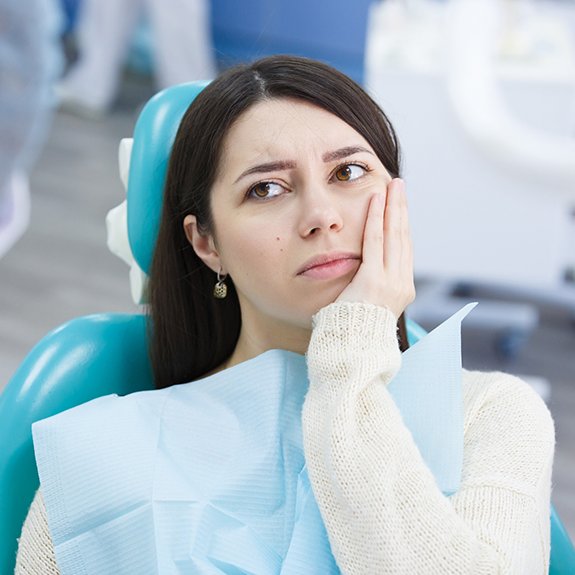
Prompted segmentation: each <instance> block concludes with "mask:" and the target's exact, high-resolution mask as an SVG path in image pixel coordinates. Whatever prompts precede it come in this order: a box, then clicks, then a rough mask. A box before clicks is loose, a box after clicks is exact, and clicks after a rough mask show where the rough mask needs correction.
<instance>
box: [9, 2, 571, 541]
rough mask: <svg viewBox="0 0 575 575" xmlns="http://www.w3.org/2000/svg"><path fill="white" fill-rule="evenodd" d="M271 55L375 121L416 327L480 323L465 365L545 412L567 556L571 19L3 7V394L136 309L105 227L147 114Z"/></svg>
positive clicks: (290, 9) (169, 5)
mask: <svg viewBox="0 0 575 575" xmlns="http://www.w3.org/2000/svg"><path fill="white" fill-rule="evenodd" d="M278 53H289V54H295V55H301V56H307V57H311V58H316V59H319V60H322V61H325V62H327V63H329V64H331V65H333V66H335V67H337V68H339V69H341V70H342V71H344V72H345V73H347V74H348V75H350V76H351V77H352V78H354V79H355V80H356V81H358V82H360V83H361V84H362V85H363V86H364V87H365V88H366V89H367V90H368V91H369V92H370V93H371V94H372V96H373V97H374V98H375V99H376V100H377V101H378V102H379V103H380V105H381V106H382V108H383V109H384V111H385V112H386V113H387V114H388V116H389V117H390V119H391V121H392V123H393V124H394V126H395V128H396V131H397V133H398V137H399V140H400V143H401V146H402V150H403V176H404V178H405V180H406V183H407V190H408V199H409V203H410V218H411V229H412V234H413V240H414V246H415V258H416V260H415V272H416V283H417V290H418V296H417V299H416V301H415V302H414V304H412V306H410V309H409V314H410V315H411V317H412V318H413V319H415V320H416V321H418V322H419V323H420V324H421V325H423V326H424V327H425V328H427V329H431V328H433V327H435V326H436V325H438V324H439V323H441V321H443V320H444V319H446V318H447V317H448V316H449V315H451V314H452V313H454V312H455V311H456V310H457V309H459V308H460V307H462V306H463V305H464V304H465V303H466V302H468V301H479V302H480V305H479V306H478V307H477V308H476V309H475V310H474V311H473V313H472V314H471V315H470V316H468V318H467V319H466V320H465V322H464V325H463V336H462V337H463V363H464V366H465V367H467V368H470V369H481V370H494V369H497V370H504V371H507V372H510V373H514V374H517V375H520V376H522V377H523V378H525V379H526V380H527V381H528V382H529V383H530V384H531V385H533V387H534V388H535V389H536V390H537V391H538V392H539V393H540V394H541V395H542V397H543V398H544V399H545V401H546V402H547V404H548V406H549V408H550V410H551V412H552V414H553V416H554V418H555V422H556V430H557V454H556V460H555V469H554V480H553V485H554V488H553V498H552V499H553V503H554V505H555V507H556V509H557V511H558V513H559V515H560V516H561V518H562V520H563V522H564V524H565V526H566V528H567V530H568V531H569V533H570V535H571V538H572V539H575V0H381V1H379V2H378V1H374V0H355V1H354V2H353V3H351V2H346V1H344V0H307V1H306V2H303V1H301V0H243V1H242V2H235V1H234V0H212V1H211V2H209V1H208V0H202V1H197V0H169V1H168V0H161V1H160V0H155V1H154V0H146V1H144V0H123V1H120V0H0V391H1V390H2V389H3V388H4V386H5V385H6V384H7V383H8V381H9V380H10V377H11V376H12V374H13V373H14V371H15V370H16V368H17V367H18V365H19V364H20V363H21V361H22V360H23V359H24V357H25V356H26V354H27V353H28V352H29V351H30V349H31V348H32V347H33V346H34V345H35V344H36V343H37V342H38V341H39V340H40V339H41V338H42V337H43V336H44V335H46V334H47V333H48V332H49V331H50V330H52V329H54V328H55V327H57V326H58V325H60V324H62V323H63V322H65V321H67V320H69V319H72V318H74V317H77V316H81V315H85V314H91V313H99V312H132V313H133V312H137V311H138V309H139V306H138V305H136V304H135V303H133V301H132V298H131V295H130V284H129V278H128V268H127V267H126V265H125V264H124V263H123V262H122V261H121V260H119V259H118V258H116V257H114V256H113V255H112V254H111V253H110V252H109V251H108V249H107V247H106V228H105V223H104V222H105V217H106V214H107V212H108V211H109V210H110V209H111V208H113V207H115V206H116V205H118V204H120V203H121V202H122V201H123V200H124V198H125V192H124V189H123V187H122V184H121V181H120V177H119V173H118V145H119V142H120V139H122V138H126V137H128V138H129V137H131V136H132V132H133V129H134V125H135V122H136V119H137V117H138V113H139V111H140V110H141V108H142V106H143V104H144V103H145V102H146V101H147V100H148V99H149V98H150V97H151V96H152V95H153V94H154V93H155V92H156V91H157V90H158V89H160V88H163V87H166V86H169V85H172V84H176V83H180V82H185V81H190V80H199V79H209V78H211V77H213V76H214V75H215V74H216V73H217V71H218V70H222V69H224V68H226V67H228V66H230V65H233V64H235V63H237V62H240V61H249V60H253V59H256V58H259V57H263V56H266V55H269V54H278ZM0 425H2V422H0Z"/></svg>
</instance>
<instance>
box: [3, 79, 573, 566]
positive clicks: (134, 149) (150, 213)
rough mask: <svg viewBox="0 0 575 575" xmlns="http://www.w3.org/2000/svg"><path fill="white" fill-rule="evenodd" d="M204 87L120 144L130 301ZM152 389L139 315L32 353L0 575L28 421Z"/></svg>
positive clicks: (11, 531)
mask: <svg viewBox="0 0 575 575" xmlns="http://www.w3.org/2000/svg"><path fill="white" fill-rule="evenodd" d="M205 85H206V84H205V83H191V84H183V85H180V86H175V87H173V88H169V89H167V90H164V91H163V92H160V93H159V94H157V95H156V96H154V97H153V98H152V99H151V100H150V101H149V102H148V104H147V105H146V106H145V107H144V109H143V110H142V113H141V114H140V117H139V119H138V122H137V124H136V128H135V131H134V139H133V146H131V143H130V142H126V141H123V144H122V146H121V148H120V172H121V177H122V179H123V180H124V183H125V184H126V183H127V207H126V204H123V205H121V206H120V207H118V208H117V209H116V210H115V211H114V212H113V214H111V219H112V220H114V219H115V220H117V221H116V223H118V222H119V223H120V225H119V229H120V232H113V231H112V233H110V234H109V238H110V236H112V240H113V241H112V242H111V243H112V244H113V245H112V246H111V249H112V250H113V251H114V252H115V253H117V254H118V255H119V256H120V257H122V258H123V259H124V260H125V261H126V262H127V263H128V264H129V265H130V266H131V271H130V279H131V285H132V296H133V298H134V300H135V301H136V302H137V303H141V302H142V299H143V294H144V293H145V278H146V275H145V272H147V270H148V269H149V266H150V262H151V258H152V251H153V246H154V241H155V237H156V233H157V228H158V224H159V214H160V210H161V203H162V188H163V183H164V179H165V175H166V170H167V163H168V158H169V154H170V150H171V147H172V144H173V141H174V138H175V135H176V131H177V127H178V125H179V123H180V121H181V118H182V116H183V114H184V112H185V110H186V109H187V107H188V105H189V104H190V102H191V101H192V100H193V99H194V98H195V96H196V95H197V94H198V93H199V92H200V91H201V90H202V89H203V87H204V86H205ZM128 163H129V177H127V176H128V173H127V166H128ZM126 180H127V181H126ZM122 226H123V228H122ZM122 229H124V235H126V234H125V232H126V231H127V235H126V237H124V238H122V237H119V238H118V237H116V236H118V234H119V235H120V236H122ZM114 238H115V240H114ZM128 238H129V242H128V241H127V239H128ZM109 243H110V241H109ZM407 327H408V336H409V341H410V343H412V344H413V343H415V342H416V341H417V340H418V339H420V338H421V337H422V336H423V335H425V333H426V332H425V330H423V329H422V328H421V327H420V326H418V325H417V324H415V323H413V322H410V321H409V320H408V325H407ZM153 387H154V384H153V378H152V373H151V369H150V365H149V361H148V355H147V350H146V325H145V318H144V317H143V316H142V315H137V314H112V313H110V314H98V315H90V316H85V317H80V318H77V319H74V320H72V321H69V322H67V323H65V324H64V325H62V326H60V327H58V328H56V329H55V330H54V331H52V332H51V333H49V334H48V335H47V336H46V337H44V339H42V340H41V341H40V342H39V343H38V344H37V345H36V346H35V347H34V348H33V349H32V351H31V352H30V353H29V354H28V356H27V357H26V358H25V359H24V361H23V362H22V364H21V365H20V367H19V368H18V370H17V371H16V373H15V374H14V376H13V377H12V379H11V380H10V382H9V383H8V385H7V387H6V389H5V390H4V392H3V393H2V395H1V396H0V575H9V574H11V573H13V572H14V565H15V562H16V550H17V545H18V543H17V538H18V537H19V536H20V532H21V529H22V524H23V523H24V519H25V518H26V515H27V512H28V507H29V505H30V503H31V501H32V499H33V497H34V493H35V491H36V490H37V489H38V485H39V480H38V474H37V471H36V465H35V461H34V452H33V446H32V434H31V426H32V423H34V422H35V421H38V420H40V419H44V418H46V417H49V416H51V415H54V414H56V413H59V412H61V411H64V410H66V409H69V408H71V407H73V406H76V405H79V404H81V403H84V402H86V401H89V400H91V399H94V398H96V397H99V396H102V395H107V394H111V393H116V394H118V395H125V394H128V393H132V392H135V391H140V390H146V389H153ZM549 572H550V573H551V574H552V575H567V574H573V573H575V550H574V548H573V545H572V544H571V541H570V539H569V536H568V534H567V532H566V531H565V528H564V527H563V525H562V523H561V521H560V519H559V517H558V516H557V513H556V512H555V510H554V509H553V508H552V509H551V568H550V571H549Z"/></svg>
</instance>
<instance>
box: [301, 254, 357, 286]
mask: <svg viewBox="0 0 575 575" xmlns="http://www.w3.org/2000/svg"><path fill="white" fill-rule="evenodd" d="M359 262H360V258H359V256H356V255H353V254H333V255H326V256H319V257H316V258H313V259H312V260H309V261H308V262H306V263H305V264H304V265H303V266H302V268H301V271H299V272H298V273H297V275H300V276H304V277H306V278H310V279H316V280H325V279H332V278H337V277H340V276H343V275H345V274H348V273H349V272H351V271H353V270H354V269H357V267H358V265H359Z"/></svg>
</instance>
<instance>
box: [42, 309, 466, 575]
mask: <svg viewBox="0 0 575 575" xmlns="http://www.w3.org/2000/svg"><path fill="white" fill-rule="evenodd" d="M472 307H473V306H471V305H470V306H467V307H466V308H464V309H462V310H461V311H460V312H458V313H457V314H455V315H454V316H452V317H451V318H450V319H449V320H447V321H446V322H445V323H443V324H442V325H441V326H439V328H437V329H436V330H434V331H433V332H432V333H430V334H428V335H427V336H426V337H425V338H423V339H422V340H420V341H419V342H418V343H417V344H415V345H414V346H413V347H412V348H410V349H409V350H408V351H407V352H405V353H404V354H403V357H402V367H401V369H400V371H399V372H398V373H397V374H396V376H395V378H394V379H393V380H392V382H391V383H390V384H389V390H390V393H391V395H392V397H393V398H394V400H395V402H396V403H397V405H398V407H399V409H400V411H401V413H402V417H403V419H404V423H405V424H406V426H407V427H408V428H409V429H410V431H411V433H412V435H413V437H414V440H415V441H416V443H417V445H418V447H419V449H420V452H421V454H422V456H423V458H424V460H425V462H426V464H427V465H428V466H429V468H430V469H431V471H432V472H433V474H434V477H435V479H436V482H437V485H438V487H439V488H440V489H441V490H442V491H443V492H444V493H445V494H446V495H447V494H450V493H453V492H455V491H457V490H458V488H459V479H460V476H461V465H462V456H463V411H462V390H461V352H460V336H459V334H460V323H461V320H462V319H463V317H465V315H467V313H468V312H469V311H470V309H471V308H472ZM308 385H309V382H308V379H307V366H306V361H305V358H304V357H303V356H300V355H297V354H294V353H291V352H287V351H280V350H273V351H269V352H267V353H264V354H262V355H260V356H258V357H256V358H254V359H252V360H250V361H247V362H245V363H242V364H239V365H237V366H234V367H232V368H229V369H227V370H225V371H222V372H220V373H217V374H215V375H213V376H210V377H208V378H205V379H202V380H199V381H196V382H192V383H189V384H185V385H176V386H173V387H170V388H167V389H162V390H157V391H146V392H140V393H135V394H132V395H129V396H126V397H118V396H107V397H102V398H99V399H96V400H93V401H91V402H89V403H86V404H84V405H81V406H79V407H76V408H74V409H71V410H69V411H66V412H64V413H61V414H58V415H56V416H54V417H51V418H49V419H46V420H43V421H40V422H38V423H36V424H34V426H33V436H34V446H35V451H36V460H37V464H38V470H39V474H40V479H41V485H42V493H43V496H44V501H45V503H46V509H47V512H48V524H49V527H50V533H51V536H52V540H53V542H54V548H55V554H56V561H57V564H58V567H59V570H60V573H61V575H104V574H107V575H108V574H110V573H114V574H118V575H147V574H149V575H158V574H161V575H176V574H183V573H186V574H201V575H212V574H213V575H216V574H218V575H221V574H229V575H240V574H246V575H248V574H249V575H272V574H273V575H276V574H277V575H279V574H281V575H301V574H302V573H305V574H315V573H317V574H320V573H321V574H338V573H339V569H338V567H337V565H336V563H335V560H334V558H333V556H332V554H331V550H330V545H329V541H328V537H327V533H326V531H325V527H324V525H323V521H322V519H321V515H320V512H319V509H318V507H317V504H316V502H315V499H314V496H313V492H312V490H311V486H310V482H309V478H308V476H307V470H306V467H305V459H304V452H303V444H302V431H301V410H302V406H303V402H304V399H305V394H306V392H307V388H308Z"/></svg>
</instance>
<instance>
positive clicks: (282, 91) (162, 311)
mask: <svg viewBox="0 0 575 575" xmlns="http://www.w3.org/2000/svg"><path fill="white" fill-rule="evenodd" d="M277 98H292V99H297V100H303V101H305V102H309V103H311V104H314V105H315V106H318V107H320V108H323V109H324V110H327V111H328V112H331V113H332V114H334V115H335V116H337V117H338V118H341V119H342V120H343V121H344V122H346V123H347V124H349V125H350V126H351V127H352V128H354V129H355V130H356V131H357V132H358V133H359V134H361V135H362V136H363V137H364V138H365V139H366V140H367V142H368V143H369V144H370V145H371V147H372V148H373V149H374V151H375V153H376V154H377V156H378V158H379V159H380V161H381V162H382V164H383V165H384V166H385V168H386V169H387V171H388V172H389V173H390V174H391V176H392V177H397V176H399V171H400V166H399V146H398V143H397V139H396V136H395V132H394V130H393V127H392V126H391V124H390V123H389V120H388V119H387V117H386V116H385V114H384V113H383V112H382V110H381V109H380V108H379V106H378V105H377V104H376V103H375V102H374V101H373V100H372V99H371V98H370V97H369V96H368V95H367V94H366V93H365V92H364V91H363V90H362V88H360V87H359V86H358V85H357V84H356V83H355V82H353V80H351V79H350V78H348V77H347V76H345V75H344V74H342V73H341V72H338V71H337V70H335V69H333V68H331V67H330V66H327V65H326V64H322V63H320V62H316V61H314V60H308V59H305V58H296V57H291V56H272V57H269V58H264V59H263V60H259V61H258V62H255V63H253V64H251V65H247V64H244V65H239V66H236V67H234V68H231V69H229V70H227V71H226V72H224V73H223V74H222V75H221V76H219V77H218V78H216V79H215V80H214V81H213V82H212V83H211V84H209V85H208V86H207V87H206V88H205V89H204V90H203V91H202V92H200V94H199V95H198V96H197V97H196V99H195V100H194V101H193V102H192V104H191V105H190V107H189V108H188V110H187V112H186V113H185V115H184V117H183V119H182V122H181V124H180V127H179V130H178V133H177V135H176V139H175V142H174V146H173V148H172V153H171V156H170V162H169V165H168V173H167V177H166V185H165V191H164V203H163V209H162V216H161V223H160V229H159V233H158V239H157V241H156V246H155V250H154V256H153V260H152V266H151V270H150V284H149V288H150V289H149V302H150V305H149V316H148V317H149V319H150V321H149V327H150V338H149V341H150V346H149V347H150V360H151V364H152V370H153V373H154V378H155V383H156V387H158V388H162V387H167V386H169V385H172V384H175V383H185V382H188V381H192V380H194V379H197V378H198V377H200V376H202V375H205V374H206V373H208V372H210V371H211V370H213V369H214V368H216V367H217V366H218V365H220V364H221V363H222V362H224V361H225V360H226V359H227V358H228V357H229V356H230V355H231V354H232V352H233V350H234V348H235V346H236V343H237V340H238V337H239V333H240V327H241V313H240V305H239V301H238V296H237V293H236V291H235V288H234V285H233V281H231V279H230V278H228V279H227V280H226V284H227V286H228V296H227V297H226V298H225V299H216V298H214V296H213V289H214V284H215V283H216V274H214V272H213V271H212V270H211V269H210V268H208V267H207V266H206V265H205V264H204V263H203V262H202V261H201V260H200V258H198V256H197V255H196V253H195V252H194V250H193V248H192V246H191V245H190V243H189V242H188V240H187V238H186V235H185V232H184V226H183V220H184V218H185V216H186V215H188V214H194V215H195V216H196V218H197V222H198V228H199V230H200V232H201V233H202V234H203V235H208V234H211V233H213V231H214V222H213V221H212V215H211V211H210V191H211V189H212V185H213V183H214V181H215V179H216V175H217V170H218V168H219V165H220V159H221V152H222V144H223V140H224V138H225V136H226V134H227V133H228V130H229V129H230V127H231V126H232V124H233V123H234V122H236V121H237V119H238V118H239V117H240V116H241V115H242V114H243V113H244V112H245V111H246V110H248V108H250V107H252V106H253V105H254V104H257V103H258V102H261V101H263V100H269V99H277ZM399 341H400V346H401V348H402V349H407V347H408V344H407V334H406V330H405V320H404V318H403V316H401V318H400V321H399Z"/></svg>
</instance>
